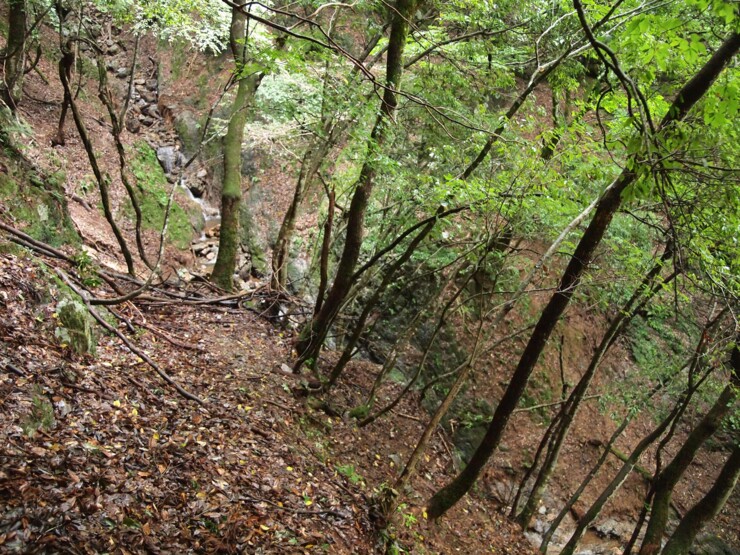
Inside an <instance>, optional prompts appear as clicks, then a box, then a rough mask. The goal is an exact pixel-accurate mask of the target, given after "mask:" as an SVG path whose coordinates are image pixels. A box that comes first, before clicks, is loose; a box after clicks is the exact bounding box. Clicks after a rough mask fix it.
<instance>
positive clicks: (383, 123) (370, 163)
mask: <svg viewBox="0 0 740 555" xmlns="http://www.w3.org/2000/svg"><path fill="white" fill-rule="evenodd" d="M415 4H416V1H415V0H397V1H396V4H395V7H394V8H393V11H394V14H393V22H392V24H391V33H390V39H389V45H388V54H387V63H386V77H385V84H386V87H385V91H384V93H383V100H382V102H381V107H380V111H379V112H378V116H377V118H376V120H375V125H374V126H373V130H372V133H371V134H370V140H369V145H368V153H367V156H366V158H365V163H364V164H363V166H362V170H361V171H360V178H359V180H358V183H357V187H356V189H355V193H354V195H353V196H352V201H351V203H350V207H349V214H348V219H347V232H346V237H345V241H344V250H343V251H342V256H341V258H340V260H339V266H338V267H337V271H336V276H335V278H334V283H333V284H332V287H331V289H329V292H328V294H327V296H326V300H325V301H324V305H323V306H322V307H321V311H320V312H319V314H317V315H316V317H314V318H313V319H312V320H311V322H309V323H308V324H307V325H306V327H305V328H304V329H303V331H302V332H301V337H300V338H299V340H298V343H297V344H296V351H297V352H298V357H299V358H298V360H297V362H296V364H295V367H294V370H295V371H299V370H300V367H301V366H302V365H303V363H304V362H306V361H309V360H310V361H312V362H313V363H315V362H316V360H317V359H318V355H319V352H320V351H321V345H322V344H323V342H324V339H325V338H326V335H327V333H328V331H329V328H330V327H331V325H332V323H333V322H334V319H335V318H336V315H337V314H338V312H339V309H340V307H341V306H342V303H343V302H344V299H345V297H346V296H347V293H348V292H349V290H350V287H351V286H352V276H353V272H354V270H355V266H356V265H357V260H358V258H359V257H360V249H361V247H362V233H363V227H364V222H365V211H366V210H367V205H368V202H369V201H370V196H371V194H372V191H373V186H374V185H375V175H376V169H375V165H374V158H375V156H374V153H375V152H377V151H378V150H379V149H380V148H381V147H382V146H383V143H384V142H385V139H386V138H387V134H388V127H389V125H390V123H391V120H392V118H393V113H394V112H395V110H396V105H397V102H398V100H397V98H396V90H397V89H398V86H399V84H400V82H401V74H402V72H403V63H402V62H403V60H402V58H403V50H404V47H405V45H406V38H407V36H408V30H409V20H410V18H411V15H412V14H413V10H414V6H415Z"/></svg>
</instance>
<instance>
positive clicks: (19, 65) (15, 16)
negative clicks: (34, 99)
mask: <svg viewBox="0 0 740 555" xmlns="http://www.w3.org/2000/svg"><path fill="white" fill-rule="evenodd" d="M27 19H28V6H27V4H26V0H8V42H7V45H6V47H5V52H4V53H3V57H2V60H3V80H2V83H0V99H2V101H3V102H4V103H5V105H6V106H7V107H8V108H9V109H10V110H11V111H12V112H15V110H16V107H17V105H18V102H20V100H21V95H22V93H23V74H24V73H25V69H26V68H25V63H26V33H27V31H26V25H27Z"/></svg>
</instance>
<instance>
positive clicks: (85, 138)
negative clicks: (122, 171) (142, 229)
mask: <svg viewBox="0 0 740 555" xmlns="http://www.w3.org/2000/svg"><path fill="white" fill-rule="evenodd" d="M71 50H72V40H69V41H67V44H66V45H65V46H63V52H62V61H60V62H59V64H60V68H59V77H60V79H61V80H62V86H63V87H64V97H65V102H66V103H68V104H69V107H70V108H71V109H72V117H73V119H74V122H75V125H76V127H77V132H78V133H79V134H80V139H81V140H82V145H83V146H84V147H85V152H86V153H87V158H88V161H89V162H90V168H91V169H92V171H93V174H94V175H95V180H96V181H97V183H98V190H99V191H100V201H101V203H102V204H103V213H104V214H105V219H106V220H107V221H108V224H109V225H110V228H111V231H113V235H115V237H116V241H117V242H118V246H119V247H120V249H121V254H122V255H123V258H124V260H125V261H126V269H127V270H128V273H129V274H130V275H131V276H133V275H135V273H136V271H135V267H134V259H133V257H132V256H131V251H130V250H129V248H128V244H127V243H126V239H125V238H124V237H123V234H122V233H121V230H120V229H119V227H118V224H116V221H115V219H114V218H113V210H112V208H111V203H110V194H109V192H108V183H109V181H110V177H109V176H107V175H105V176H104V175H103V172H102V171H101V169H100V166H99V165H98V158H97V156H96V155H95V148H94V147H93V144H92V141H91V140H90V135H89V134H88V132H87V128H86V127H85V121H84V120H83V119H82V114H81V113H80V110H79V109H78V107H77V102H75V100H74V98H73V96H72V89H71V88H70V83H69V80H68V79H67V74H66V73H65V71H63V68H62V65H61V64H62V63H63V61H64V59H65V58H67V53H68V52H70V51H71ZM73 59H74V58H73Z"/></svg>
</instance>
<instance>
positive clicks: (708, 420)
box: [640, 346, 740, 555]
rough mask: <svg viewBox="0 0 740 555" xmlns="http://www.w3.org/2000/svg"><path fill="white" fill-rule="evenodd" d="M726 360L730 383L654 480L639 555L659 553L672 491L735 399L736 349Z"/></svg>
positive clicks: (738, 379)
mask: <svg viewBox="0 0 740 555" xmlns="http://www.w3.org/2000/svg"><path fill="white" fill-rule="evenodd" d="M730 360H731V364H732V366H733V368H732V372H733V379H732V380H731V383H730V384H728V385H727V386H726V387H725V388H724V389H723V390H722V393H720V396H719V397H718V398H717V400H716V401H715V403H714V405H713V406H712V408H711V409H710V410H709V412H707V414H706V415H705V416H704V418H702V420H701V422H699V424H698V425H697V426H696V427H695V428H694V429H693V430H692V431H691V433H690V434H689V436H688V438H686V441H685V442H684V443H683V445H682V446H681V448H680V449H679V451H678V453H676V456H675V457H673V460H672V461H671V462H670V464H668V466H666V467H665V468H664V469H663V471H662V472H661V473H660V474H659V475H658V476H656V478H655V480H654V484H653V488H652V489H653V503H652V507H651V509H650V520H649V522H648V526H647V530H646V531H645V537H644V538H643V540H642V546H641V547H640V555H657V554H658V553H659V552H660V547H661V544H662V541H663V534H664V533H665V528H666V524H667V522H668V516H669V511H670V506H671V498H672V496H673V490H674V488H675V487H676V484H677V483H678V481H679V480H680V479H681V477H682V476H683V475H684V473H685V472H686V470H687V468H688V467H689V465H690V464H691V462H692V461H693V460H694V457H695V456H696V453H697V451H698V450H699V449H700V448H701V446H702V445H703V444H704V443H705V442H706V440H707V439H709V438H710V437H711V436H712V435H713V434H714V432H715V431H716V430H717V428H719V426H720V424H721V423H722V420H723V419H724V417H725V416H726V415H727V413H728V412H729V411H730V409H731V408H732V406H733V404H734V402H735V399H736V398H737V388H738V385H739V384H740V351H738V348H737V346H736V347H734V348H733V350H732V355H731V359H730Z"/></svg>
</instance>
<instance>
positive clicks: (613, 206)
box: [427, 34, 740, 518]
mask: <svg viewBox="0 0 740 555" xmlns="http://www.w3.org/2000/svg"><path fill="white" fill-rule="evenodd" d="M738 47H740V35H738V34H733V35H731V36H730V38H728V39H727V40H726V41H725V42H724V43H723V44H722V46H721V47H720V48H719V49H718V50H717V52H715V54H714V55H713V56H712V57H711V58H710V60H709V61H708V62H707V63H706V64H705V65H704V67H702V69H701V70H700V71H699V72H698V73H697V74H696V75H695V76H694V77H693V78H692V79H691V80H690V81H689V82H688V83H687V84H686V85H685V86H684V87H683V88H682V89H681V91H679V93H678V95H677V97H676V100H675V101H674V102H673V104H672V105H671V107H670V108H669V109H668V113H667V114H666V115H665V117H664V118H663V121H662V122H661V125H660V130H661V131H663V130H665V129H666V128H667V127H669V126H670V125H671V124H672V123H673V122H675V121H677V120H680V119H682V118H684V117H685V116H686V114H687V113H688V111H689V110H690V109H691V107H692V106H693V105H694V104H696V102H697V101H698V100H699V99H700V98H701V97H702V96H703V95H704V94H705V93H706V91H707V90H708V89H709V87H710V86H711V84H712V83H713V82H714V80H715V79H716V78H717V76H718V75H719V74H720V73H721V72H722V70H723V69H724V67H725V66H726V65H727V63H728V62H729V61H730V60H732V58H733V56H734V55H735V53H736V52H737V50H738ZM639 159H640V157H639V156H637V155H633V156H631V157H630V160H629V161H628V163H627V164H626V168H625V170H623V171H622V173H621V174H620V175H619V176H618V177H617V178H616V179H615V180H614V182H613V183H612V184H611V185H610V186H609V187H608V188H607V190H606V191H605V192H604V194H603V196H602V197H601V200H600V201H599V204H598V206H597V207H596V212H595V213H594V216H593V218H592V220H591V223H590V224H589V226H588V228H587V229H586V231H585V232H584V234H583V236H582V237H581V240H580V241H579V243H578V246H577V247H576V250H575V252H574V254H573V257H572V258H571V260H570V262H569V264H568V266H567V268H566V269H565V272H564V273H563V277H562V279H561V281H560V285H559V286H558V289H557V291H556V292H555V294H554V295H553V296H552V297H551V299H550V301H549V302H548V304H547V306H546V307H545V309H544V310H543V311H542V314H541V316H540V319H539V321H538V322H537V325H536V326H535V329H534V331H533V332H532V336H531V337H530V340H529V343H528V344H527V346H526V347H525V349H524V351H523V353H522V356H521V358H520V360H519V364H518V365H517V368H516V370H515V371H514V374H513V376H512V378H511V380H510V382H509V386H508V387H507V389H506V391H505V392H504V395H503V397H502V398H501V401H500V402H499V404H498V407H497V408H496V412H495V413H494V415H493V418H492V419H491V422H490V425H489V427H488V430H487V431H486V434H485V436H484V438H483V441H482V442H481V444H480V446H479V447H478V449H477V450H476V452H475V453H474V454H473V457H472V459H471V460H470V463H469V464H468V465H467V466H466V467H465V469H464V470H463V471H462V472H461V473H460V474H459V475H458V476H457V477H456V478H455V479H454V480H453V481H452V482H450V483H449V484H448V485H446V486H445V487H443V488H442V489H440V490H439V491H438V492H437V493H435V494H434V496H433V497H432V498H431V499H430V501H429V505H428V508H427V512H428V514H429V516H430V517H432V518H438V517H440V516H442V515H443V514H444V513H445V512H447V510H448V509H450V507H452V506H453V505H454V504H455V503H457V502H458V501H459V500H460V498H461V497H462V496H463V495H465V494H466V493H467V492H468V491H469V490H470V488H471V487H472V486H473V484H474V483H475V481H476V479H477V478H478V475H479V474H480V472H481V471H482V470H483V467H484V466H485V464H486V462H487V461H488V459H489V458H490V457H491V455H493V453H494V452H495V451H496V449H497V448H498V445H499V442H500V441H501V437H502V435H503V432H504V430H505V429H506V425H507V424H508V422H509V418H510V417H511V415H512V413H513V412H514V409H516V406H517V404H518V402H519V399H520V398H521V396H522V393H524V389H525V388H526V385H527V382H528V380H529V376H530V375H531V373H532V371H533V370H534V367H535V365H536V364H537V361H538V360H539V357H540V355H541V354H542V351H543V350H544V348H545V345H546V344H547V341H548V339H549V337H550V334H551V333H552V330H553V329H554V328H555V325H556V324H557V322H558V320H559V319H560V316H561V315H562V313H563V311H564V310H565V308H566V307H567V306H568V303H569V302H570V299H571V298H572V296H573V294H574V292H575V290H576V289H577V287H578V284H579V283H580V280H581V277H582V276H583V273H584V272H585V271H586V269H587V268H588V266H589V264H590V262H591V259H592V257H593V255H594V252H595V251H596V248H597V247H598V246H599V244H600V243H601V240H602V238H603V236H604V233H605V232H606V229H607V228H608V227H609V224H610V222H611V220H612V218H613V217H614V214H615V213H616V211H617V209H618V208H619V206H620V205H621V202H622V193H623V192H624V190H625V189H626V188H627V187H628V186H629V185H631V184H632V183H633V182H634V181H635V179H636V178H637V174H636V173H635V172H633V171H632V170H630V169H628V168H630V167H633V166H636V165H637V164H638V163H639V162H638V160H639Z"/></svg>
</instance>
